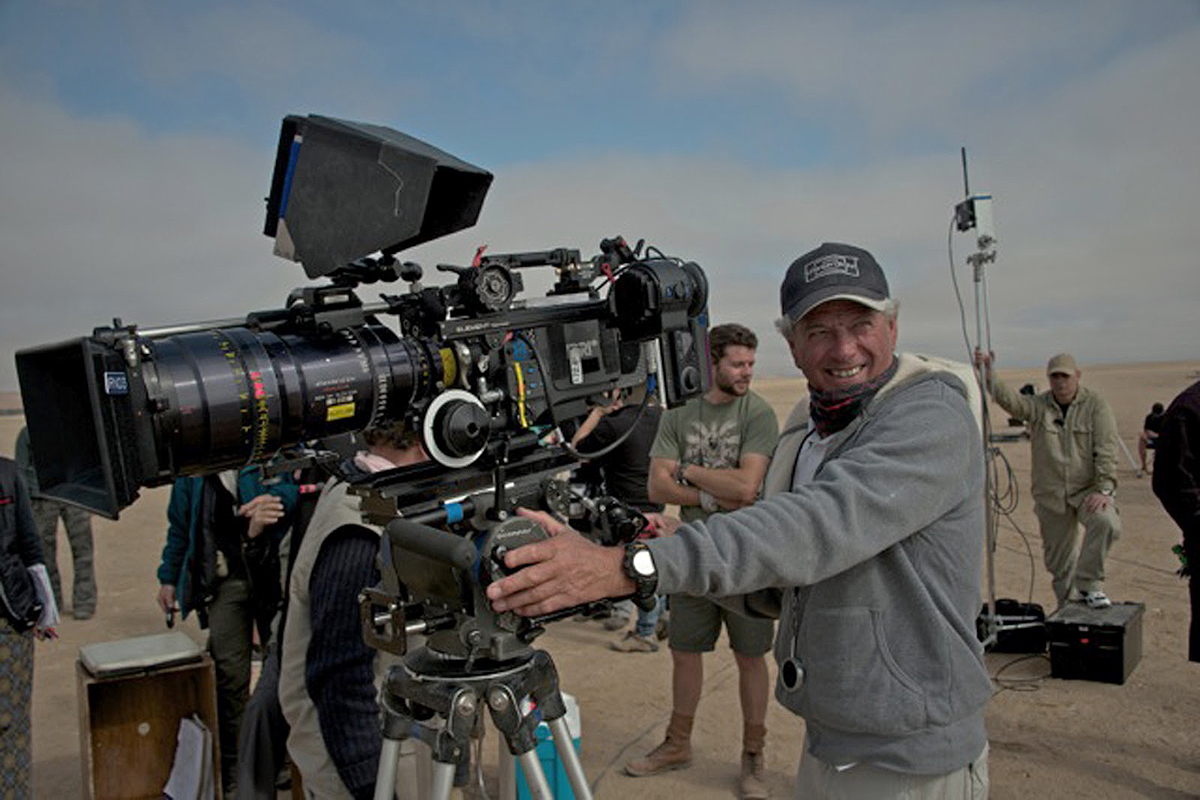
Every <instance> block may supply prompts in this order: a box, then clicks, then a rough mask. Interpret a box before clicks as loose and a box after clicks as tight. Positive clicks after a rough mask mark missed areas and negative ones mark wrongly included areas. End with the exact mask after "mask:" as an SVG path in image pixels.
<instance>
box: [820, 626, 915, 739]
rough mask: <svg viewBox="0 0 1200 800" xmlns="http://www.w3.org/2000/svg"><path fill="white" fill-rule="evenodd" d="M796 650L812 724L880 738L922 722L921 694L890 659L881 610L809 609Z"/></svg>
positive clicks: (907, 729)
mask: <svg viewBox="0 0 1200 800" xmlns="http://www.w3.org/2000/svg"><path fill="white" fill-rule="evenodd" d="M798 650H799V651H800V654H801V657H802V658H803V659H804V663H805V667H806V669H807V672H808V674H807V679H806V682H805V691H804V694H805V695H806V697H805V701H806V702H804V703H803V705H804V707H805V711H804V712H803V713H804V716H805V717H807V718H810V719H811V720H812V721H813V722H815V723H817V724H819V725H827V726H829V727H831V728H836V729H838V730H842V731H848V732H860V733H869V734H875V735H880V736H902V735H905V734H909V733H912V732H914V731H917V730H920V729H921V728H924V727H926V725H927V724H928V722H929V714H928V709H927V705H926V701H925V700H926V698H925V692H924V691H923V690H922V689H921V687H920V685H919V684H917V682H916V681H914V680H913V679H912V678H911V677H910V676H909V675H908V674H906V673H905V672H904V670H902V669H901V668H900V665H899V664H897V663H896V660H895V658H894V657H893V656H892V653H891V650H890V649H889V648H888V643H887V632H886V630H885V628H884V625H883V619H882V613H881V612H879V611H877V610H875V609H871V608H865V607H856V608H836V609H824V610H820V611H811V610H810V613H808V614H806V615H805V620H804V625H803V626H802V628H801V630H800V647H799V648H798Z"/></svg>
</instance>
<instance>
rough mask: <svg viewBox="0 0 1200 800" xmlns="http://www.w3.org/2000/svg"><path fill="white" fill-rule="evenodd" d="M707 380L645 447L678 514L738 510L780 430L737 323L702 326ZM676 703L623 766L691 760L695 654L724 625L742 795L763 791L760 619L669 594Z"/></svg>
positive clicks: (769, 632)
mask: <svg viewBox="0 0 1200 800" xmlns="http://www.w3.org/2000/svg"><path fill="white" fill-rule="evenodd" d="M708 342H709V352H710V353H711V354H712V359H713V385H712V388H711V389H709V391H708V392H707V393H706V394H705V395H704V396H703V397H700V398H696V399H695V400H692V401H691V402H689V403H688V404H687V405H684V406H682V407H679V408H674V409H671V410H669V411H666V412H664V413H663V416H662V420H661V421H660V422H659V426H658V435H657V436H656V437H655V439H654V444H653V446H652V447H651V448H650V487H649V488H650V492H649V494H650V499H651V500H653V501H655V502H659V503H670V504H674V505H678V506H679V507H680V512H681V516H682V517H683V519H684V520H685V521H692V520H696V519H702V518H704V517H706V516H708V515H709V514H711V513H713V512H714V511H720V510H729V509H735V508H741V507H742V506H746V505H750V504H751V503H753V502H754V500H755V498H756V497H758V492H759V488H760V486H761V485H762V479H763V476H764V475H765V474H766V471H767V465H768V464H769V463H770V459H771V451H772V450H773V449H774V448H775V440H776V439H777V438H778V436H779V424H778V421H777V420H776V418H775V412H774V411H772V410H771V407H770V406H769V405H767V402H766V401H765V400H763V399H762V398H761V397H759V396H758V395H756V394H754V393H753V392H751V391H750V379H751V377H752V376H753V374H754V355H755V349H756V348H757V347H758V339H757V337H755V335H754V333H753V332H752V331H750V330H749V329H748V328H745V327H743V326H741V325H736V324H729V325H718V326H717V327H715V328H713V329H712V330H711V331H710V332H709V337H708ZM670 608H671V625H670V639H669V644H670V648H671V660H672V666H673V672H672V694H673V697H674V707H673V708H672V713H671V722H670V724H669V725H668V727H667V734H666V739H665V741H663V743H662V744H660V745H659V746H658V747H657V748H655V749H654V750H652V751H651V752H650V753H649V754H648V755H647V756H646V757H645V758H642V759H637V760H634V761H631V762H629V763H628V764H626V765H625V771H626V773H628V774H630V775H635V776H640V775H653V774H656V773H659V772H663V771H666V770H669V769H679V768H681V767H685V766H687V765H688V764H690V763H691V758H692V753H691V728H692V721H693V719H694V718H695V715H696V708H697V707H698V705H699V703H700V693H701V690H702V688H703V683H704V667H703V661H702V654H703V653H706V652H710V651H712V649H713V647H714V645H715V644H716V641H717V637H718V636H719V635H720V632H721V624H722V622H724V624H725V627H726V629H727V630H728V631H729V640H730V645H731V647H732V648H733V652H734V658H735V661H736V663H737V668H738V689H739V695H740V698H741V703H742V724H743V732H742V773H741V783H740V787H739V788H740V791H739V794H740V796H741V797H743V798H755V797H766V796H767V790H766V784H765V783H764V782H763V744H764V739H765V737H766V728H765V726H764V723H765V720H766V713H767V696H768V677H767V662H766V659H765V658H764V656H765V655H766V652H767V651H768V650H769V649H770V647H771V642H772V640H773V638H774V624H773V622H772V621H771V620H768V619H750V618H748V617H744V616H741V615H739V614H735V613H733V612H731V611H728V610H726V609H724V608H722V607H721V606H719V605H717V604H716V603H714V602H713V601H711V600H708V599H706V598H700V597H691V596H688V595H674V596H672V597H671V598H670Z"/></svg>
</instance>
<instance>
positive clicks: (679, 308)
mask: <svg viewBox="0 0 1200 800" xmlns="http://www.w3.org/2000/svg"><path fill="white" fill-rule="evenodd" d="M491 180H492V176H491V175H490V174H489V173H487V172H485V171H483V170H481V169H479V168H478V167H474V166H472V165H470V164H468V163H466V162H464V161H461V160H459V159H457V158H455V157H454V156H451V155H450V154H448V153H445V152H443V151H441V150H438V149H436V148H434V147H432V146H430V145H428V144H426V143H424V142H421V141H419V140H416V139H413V138H412V137H409V136H406V135H404V134H402V133H399V132H397V131H393V130H390V129H388V128H383V127H379V126H374V125H365V124H362V123H355V122H347V121H344V120H335V119H330V118H327V117H317V116H309V117H287V118H286V119H285V120H284V123H283V127H282V130H281V133H280V140H279V149H278V152H277V155H276V160H275V169H274V173H273V177H272V183H271V191H270V194H269V197H268V198H267V219H266V224H265V226H264V233H266V234H267V235H268V236H271V237H273V238H274V240H275V253H276V254H277V255H280V256H283V257H285V258H289V259H291V260H294V261H298V262H300V263H301V264H302V265H303V267H304V271H305V273H306V274H307V275H308V276H309V277H310V278H324V279H326V280H328V281H329V282H330V285H321V286H310V287H305V288H302V289H297V290H295V291H294V292H292V293H291V295H290V296H289V301H288V303H287V305H286V306H285V307H283V308H279V309H271V310H267V311H261V312H256V313H253V314H250V315H249V316H247V317H244V318H237V319H230V320H223V321H218V322H208V323H198V324H188V325H176V326H168V327H162V328H154V329H146V328H138V327H137V326H133V325H123V324H122V323H121V322H120V320H115V321H114V324H113V325H112V326H111V327H103V328H97V329H95V331H94V332H93V334H92V335H91V336H88V337H83V338H79V339H74V340H70V341H66V342H60V343H57V344H50V345H43V346H40V347H33V348H28V349H25V350H22V351H20V352H18V354H17V372H18V376H19V379H20V383H21V391H22V398H23V403H24V406H25V413H26V420H27V424H28V427H29V432H30V436H31V440H32V442H33V445H34V447H33V450H34V453H35V459H36V463H35V467H36V469H37V472H38V476H39V482H40V485H41V489H42V491H43V493H45V494H47V495H48V496H51V497H55V498H58V499H61V500H64V501H66V502H68V503H72V504H74V505H78V506H82V507H84V508H87V509H89V510H92V511H94V512H96V513H100V514H104V515H106V516H109V517H112V518H116V516H117V514H118V512H119V511H120V510H121V509H122V508H124V507H126V506H127V505H129V504H130V503H132V502H133V500H134V499H136V497H137V495H138V489H139V488H140V487H143V486H155V485H160V484H164V483H167V482H169V481H170V480H171V479H173V478H174V477H177V476H181V475H199V474H208V473H212V472H216V471H218V470H222V469H227V468H233V467H238V466H242V465H246V464H253V463H264V462H266V461H268V460H269V459H271V458H273V457H274V456H276V454H277V453H279V452H280V451H281V450H282V449H286V448H289V447H292V446H297V445H303V444H305V443H307V442H310V441H312V440H316V439H321V438H324V437H328V436H333V435H337V434H341V433H347V432H353V431H361V430H363V429H365V428H368V427H370V426H372V425H379V424H383V423H387V422H390V421H396V420H403V421H404V422H405V423H406V424H408V425H409V426H410V428H411V429H412V430H420V431H422V435H423V441H424V444H425V446H426V449H427V451H428V452H429V453H430V455H431V456H432V457H433V459H434V460H435V461H436V462H437V464H438V465H439V466H440V467H441V468H444V469H447V470H454V469H458V468H460V467H464V466H466V465H469V464H471V463H473V462H474V461H476V460H477V459H482V460H487V459H491V462H494V463H495V464H505V463H511V462H512V461H513V460H514V459H519V457H520V454H519V452H518V451H517V450H516V447H517V443H522V442H523V443H529V442H537V441H538V440H539V438H540V436H541V434H543V433H544V432H545V431H546V430H547V429H549V428H552V427H553V426H554V425H555V424H557V423H558V422H559V421H562V420H567V419H570V418H572V417H578V416H581V415H582V414H584V413H586V411H587V407H588V405H587V403H588V400H589V398H594V397H598V396H599V395H600V394H601V393H602V392H605V391H608V390H611V389H613V388H621V387H626V386H633V385H636V384H640V383H645V382H647V380H648V377H649V371H650V370H651V369H657V379H658V383H659V384H660V386H661V388H662V391H663V394H664V396H665V399H666V401H667V405H668V406H674V405H678V404H679V403H682V402H684V401H685V400H687V399H688V398H690V397H693V396H696V395H698V394H700V393H701V392H702V391H703V390H704V388H705V386H706V381H707V367H708V363H709V362H708V357H707V354H706V353H705V327H706V324H707V315H706V311H705V308H706V303H707V294H708V289H707V282H706V280H705V278H704V273H703V271H702V270H701V269H700V268H699V267H698V266H696V265H695V264H692V263H685V262H682V261H680V260H678V259H674V258H668V257H666V256H663V255H662V254H661V253H659V252H657V251H656V250H653V248H651V251H652V252H647V254H645V255H642V254H640V249H641V246H640V244H639V246H638V248H636V249H635V248H630V247H629V246H628V245H626V244H625V242H624V240H622V239H619V238H618V239H606V240H604V241H603V242H602V243H601V251H602V252H601V254H600V255H599V256H597V257H594V258H593V259H583V258H581V257H580V255H579V252H578V251H577V250H569V249H566V248H556V249H552V250H544V251H534V252H527V253H512V254H500V255H488V256H481V257H478V258H477V259H476V263H474V264H472V265H471V266H470V267H452V266H446V265H439V269H441V270H442V271H444V272H448V273H452V274H453V276H454V278H455V280H454V282H453V283H450V284H447V285H445V286H437V287H423V286H422V285H421V283H420V277H421V274H422V271H421V269H420V268H419V266H418V265H415V264H412V263H411V262H406V263H403V264H399V263H398V262H397V261H396V260H395V258H394V255H395V253H397V252H399V251H400V250H403V249H405V248H407V247H412V246H413V245H416V244H420V243H422V242H426V241H429V240H431V239H434V238H437V237H440V236H444V235H447V234H449V233H453V232H455V231H458V230H461V229H463V228H466V227H470V226H471V225H473V224H474V223H475V221H476V219H477V217H478V214H479V211H480V208H481V207H482V203H483V198H484V196H485V194H486V192H487V189H488V187H489V186H490V184H491ZM532 267H549V268H552V269H554V270H555V271H556V272H557V274H558V283H556V284H555V286H554V288H553V289H552V290H551V291H550V293H549V294H550V295H551V296H550V297H548V298H545V299H542V300H541V301H540V302H539V301H536V300H522V299H519V297H518V296H519V293H520V291H521V290H522V289H523V285H522V281H521V275H520V272H519V270H522V269H526V268H532ZM600 277H608V278H609V279H610V281H609V285H610V288H609V291H608V295H607V296H606V297H601V296H600V295H599V292H598V290H596V289H594V288H592V287H591V283H592V282H593V280H595V279H597V278H600ZM396 280H403V281H407V282H408V283H407V284H406V285H407V289H408V291H407V292H404V293H401V294H396V295H382V296H381V300H380V302H377V303H372V304H364V303H363V302H361V301H360V300H359V298H358V296H357V295H356V294H355V291H354V290H355V288H357V287H358V286H359V285H361V284H367V283H375V282H377V281H385V282H386V281H396ZM401 285H405V284H401ZM386 317H391V318H394V320H395V322H396V328H398V332H397V331H396V330H393V328H392V327H389V326H388V325H385V324H383V322H381V321H380V320H381V319H383V318H386ZM655 364H657V367H655V366H654V365H655ZM493 450H494V451H495V452H493ZM485 453H486V458H484V455H485ZM491 462H489V464H490V463H491Z"/></svg>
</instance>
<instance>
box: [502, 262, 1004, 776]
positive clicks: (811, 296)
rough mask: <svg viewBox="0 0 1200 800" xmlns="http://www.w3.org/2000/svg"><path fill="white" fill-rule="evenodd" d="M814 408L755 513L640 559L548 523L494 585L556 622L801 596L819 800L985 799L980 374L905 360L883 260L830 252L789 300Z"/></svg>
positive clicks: (788, 627) (786, 615)
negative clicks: (677, 601) (607, 608)
mask: <svg viewBox="0 0 1200 800" xmlns="http://www.w3.org/2000/svg"><path fill="white" fill-rule="evenodd" d="M780 299H781V305H782V310H783V319H781V320H780V329H781V331H783V333H784V335H785V337H786V338H787V341H788V345H789V347H790V349H791V352H792V356H793V358H794V360H795V362H796V365H797V366H798V367H799V368H800V370H801V371H802V372H803V373H804V375H805V377H806V378H808V383H809V391H810V397H807V398H803V399H801V400H800V402H799V403H798V404H797V406H796V408H795V410H794V411H793V412H792V415H791V417H790V418H789V420H788V422H787V423H786V424H785V426H784V431H783V433H782V435H781V436H780V440H779V445H778V447H777V448H776V450H775V454H774V456H773V457H772V461H771V466H770V468H769V470H768V472H767V476H766V479H765V483H764V492H763V494H764V497H763V499H762V500H760V501H759V502H757V503H755V504H754V505H752V506H749V507H746V508H743V509H740V510H737V511H733V512H730V513H727V514H716V515H713V516H712V517H710V518H709V519H707V520H705V521H697V522H692V523H689V524H687V525H683V526H681V527H680V528H679V529H678V530H677V531H676V535H674V536H668V537H664V538H661V539H657V540H652V541H649V542H646V543H636V544H633V545H629V546H628V547H626V548H625V549H624V551H621V550H611V549H604V548H601V547H598V546H596V545H593V544H591V543H590V542H587V541H586V540H584V539H582V538H581V537H579V536H576V535H574V534H573V533H571V532H570V531H569V529H566V528H565V527H563V526H562V525H559V524H557V523H555V522H554V521H552V520H550V519H549V518H548V517H546V516H544V515H542V516H540V517H539V519H540V520H541V521H542V522H543V524H544V525H546V526H547V528H549V529H551V532H552V533H555V534H557V535H555V536H554V537H552V538H551V539H549V540H547V541H544V542H539V543H537V544H533V545H529V546H527V547H524V548H520V549H518V550H516V551H514V552H513V553H511V554H510V555H509V556H508V564H509V566H510V567H519V566H525V568H524V569H522V570H520V571H518V572H517V573H516V574H514V575H512V576H510V577H508V578H505V579H504V580H502V581H499V582H497V583H495V584H493V585H492V586H490V587H489V588H488V595H489V597H491V599H492V602H493V605H494V607H495V608H496V609H498V610H505V609H514V610H516V611H517V612H518V613H522V614H537V613H544V612H548V611H550V610H552V609H557V608H562V607H566V606H570V605H574V604H577V603H579V602H582V601H586V600H591V599H596V598H599V597H606V596H618V595H623V594H629V593H631V592H632V593H636V594H639V595H645V596H649V595H650V594H652V593H653V592H655V591H667V592H686V593H690V594H696V595H707V596H731V595H738V594H742V593H747V592H751V591H754V590H758V589H764V588H778V589H783V590H785V591H784V592H783V613H782V617H781V619H780V624H779V634H778V637H777V639H776V642H775V658H776V660H777V661H778V663H779V680H778V682H777V685H776V691H775V694H776V697H777V698H778V700H779V701H780V702H781V703H782V704H783V705H784V706H786V707H787V708H788V709H790V710H791V711H793V712H795V713H796V714H798V715H800V716H802V717H803V718H804V719H805V723H806V748H805V753H804V755H803V757H802V759H801V761H800V770H799V775H798V776H797V787H796V791H797V795H798V796H804V797H872V798H891V797H896V798H898V797H943V796H950V797H973V798H977V797H985V796H986V795H987V737H986V733H985V731H984V724H983V715H984V707H985V706H986V704H987V701H988V698H989V697H990V696H991V682H990V680H989V678H988V675H987V671H986V670H985V669H984V666H983V658H982V650H981V648H980V646H979V642H978V641H977V639H976V636H975V622H974V621H975V615H976V612H977V611H978V608H979V597H980V573H981V566H982V559H983V530H984V519H983V516H984V509H983V453H982V436H981V433H980V428H979V424H978V417H977V414H978V405H977V403H974V402H973V398H974V399H978V392H977V390H976V389H975V388H974V387H975V384H974V382H973V381H972V380H971V378H970V372H969V369H968V368H967V367H966V366H965V365H961V364H952V363H950V362H943V361H939V360H935V359H930V358H925V357H921V356H913V355H907V354H901V355H896V354H895V352H894V349H895V344H896V335H897V326H896V304H895V303H894V302H893V301H892V300H891V298H890V294H889V291H888V284H887V280H886V278H885V277H884V275H883V271H882V270H881V269H880V267H879V265H878V263H877V262H876V261H875V259H874V257H872V256H871V254H870V253H868V252H867V251H865V250H862V249H860V248H858V247H852V246H849V245H844V244H832V243H826V244H823V245H822V246H821V247H819V248H817V249H816V250H813V251H811V252H809V253H806V254H805V255H803V256H801V257H800V258H798V259H797V260H796V261H795V262H794V263H793V264H792V265H791V267H789V269H788V271H787V275H786V277H785V278H784V281H783V286H782V288H781V291H780Z"/></svg>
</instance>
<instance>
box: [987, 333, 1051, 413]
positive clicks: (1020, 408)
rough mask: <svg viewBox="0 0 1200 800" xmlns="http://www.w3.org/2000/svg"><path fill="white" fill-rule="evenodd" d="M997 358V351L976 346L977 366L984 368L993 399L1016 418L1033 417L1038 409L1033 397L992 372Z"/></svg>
mask: <svg viewBox="0 0 1200 800" xmlns="http://www.w3.org/2000/svg"><path fill="white" fill-rule="evenodd" d="M995 360H996V354H995V353H984V352H983V351H982V350H980V349H979V348H978V347H977V348H975V366H977V367H979V368H980V369H982V370H983V380H984V383H985V384H986V385H987V387H988V391H990V392H991V394H992V399H993V400H995V401H996V404H997V405H999V406H1000V407H1001V408H1003V409H1004V410H1005V411H1007V412H1008V413H1009V414H1011V415H1012V416H1013V417H1015V418H1016V419H1020V420H1027V419H1030V418H1032V417H1033V414H1034V411H1035V410H1036V405H1035V403H1034V400H1033V398H1032V397H1028V396H1026V395H1023V394H1020V393H1019V392H1014V391H1013V389H1012V387H1011V386H1009V385H1008V384H1006V383H1005V382H1004V381H1002V380H1000V379H999V378H997V377H996V376H995V375H994V374H992V362H993V361H995Z"/></svg>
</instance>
